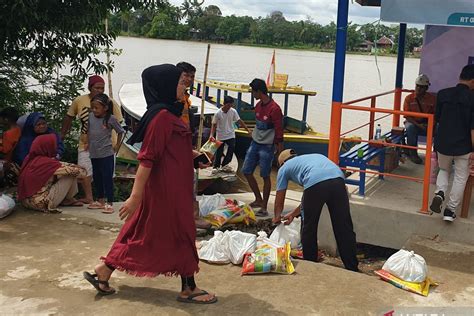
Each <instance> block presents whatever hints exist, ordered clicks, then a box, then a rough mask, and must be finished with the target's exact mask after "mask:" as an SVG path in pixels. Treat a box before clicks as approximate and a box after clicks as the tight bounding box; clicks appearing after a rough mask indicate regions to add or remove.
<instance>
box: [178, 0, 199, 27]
mask: <svg viewBox="0 0 474 316" xmlns="http://www.w3.org/2000/svg"><path fill="white" fill-rule="evenodd" d="M203 4H204V0H202V1H199V0H184V2H183V4H182V5H181V7H180V10H181V17H182V18H186V23H187V24H188V25H189V27H195V26H196V20H197V19H198V18H199V17H201V16H202V15H203V14H204V10H203V9H202V5H203Z"/></svg>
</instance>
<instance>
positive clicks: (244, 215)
mask: <svg viewBox="0 0 474 316" xmlns="http://www.w3.org/2000/svg"><path fill="white" fill-rule="evenodd" d="M239 207H240V208H241V211H240V213H239V214H238V215H236V216H234V217H232V218H231V219H230V220H229V221H228V222H227V223H229V224H238V223H245V225H248V224H250V223H251V222H252V223H254V222H256V221H257V219H256V217H255V213H254V212H253V210H252V208H251V207H250V206H249V205H247V204H242V205H239Z"/></svg>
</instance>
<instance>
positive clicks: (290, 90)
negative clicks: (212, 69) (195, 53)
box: [194, 79, 317, 96]
mask: <svg viewBox="0 0 474 316" xmlns="http://www.w3.org/2000/svg"><path fill="white" fill-rule="evenodd" d="M194 82H195V83H198V84H201V85H203V84H204V83H203V81H202V80H199V79H194ZM206 86H207V87H209V88H214V89H221V90H227V91H234V92H242V93H250V92H251V89H250V86H249V85H248V84H244V83H233V82H223V81H216V80H208V81H207V82H206ZM268 92H269V93H273V94H279V93H280V94H298V95H309V96H315V95H316V94H317V92H316V91H305V90H303V88H302V87H300V86H294V87H286V89H278V88H274V87H269V88H268Z"/></svg>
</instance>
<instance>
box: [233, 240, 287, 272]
mask: <svg viewBox="0 0 474 316" xmlns="http://www.w3.org/2000/svg"><path fill="white" fill-rule="evenodd" d="M290 252H291V247H290V243H286V245H285V246H283V247H275V246H274V245H272V244H266V243H264V244H261V245H260V246H258V247H257V249H256V250H255V252H254V253H247V254H246V255H245V258H244V261H243V263H242V272H241V274H242V275H244V274H260V273H271V272H273V273H281V274H293V273H294V272H295V267H294V266H293V263H292V262H291V259H290Z"/></svg>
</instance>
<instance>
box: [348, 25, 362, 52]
mask: <svg viewBox="0 0 474 316" xmlns="http://www.w3.org/2000/svg"><path fill="white" fill-rule="evenodd" d="M358 29H359V25H357V24H352V22H351V23H349V25H348V26H347V50H350V51H354V50H356V48H357V47H358V46H359V45H360V44H361V43H362V41H363V40H364V38H363V36H362V34H361V33H360V32H359V31H358Z"/></svg>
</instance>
